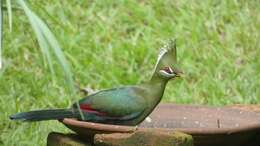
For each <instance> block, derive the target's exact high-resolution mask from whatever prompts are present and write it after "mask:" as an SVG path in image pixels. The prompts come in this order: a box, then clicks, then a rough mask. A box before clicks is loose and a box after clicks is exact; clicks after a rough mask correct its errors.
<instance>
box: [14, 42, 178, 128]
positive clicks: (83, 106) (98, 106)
mask: <svg viewBox="0 0 260 146" xmlns="http://www.w3.org/2000/svg"><path fill="white" fill-rule="evenodd" d="M176 65H177V61H176V44H175V41H170V42H169V43H168V44H167V45H165V46H164V47H163V48H162V51H161V52H160V54H159V56H158V60H157V63H156V65H155V69H154V73H153V75H152V77H151V79H150V80H149V81H148V82H146V83H143V84H140V85H133V86H124V87H119V88H113V89H108V90H102V91H99V92H97V93H94V94H92V95H89V96H87V97H85V98H83V99H81V100H79V101H78V102H77V103H75V104H73V105H72V107H71V108H70V109H47V110H38V111H29V112H22V113H17V114H15V115H12V116H11V117H10V118H11V119H12V120H22V121H41V120H54V119H63V118H76V119H78V120H82V121H89V122H97V123H106V124H117V125H137V124H139V123H140V122H142V121H143V120H144V119H145V118H146V117H147V116H148V115H149V114H150V113H151V112H152V111H153V109H154V108H155V107H156V105H157V104H158V103H159V102H160V101H161V98H162V96H163V93H164V90H165V87H166V84H167V82H168V81H169V80H170V79H173V78H175V77H179V75H180V73H181V72H180V71H179V70H178V69H177V67H176Z"/></svg>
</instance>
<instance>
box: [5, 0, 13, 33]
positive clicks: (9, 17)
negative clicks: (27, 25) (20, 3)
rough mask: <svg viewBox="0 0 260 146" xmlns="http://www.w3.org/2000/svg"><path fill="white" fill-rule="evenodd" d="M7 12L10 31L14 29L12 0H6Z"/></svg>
mask: <svg viewBox="0 0 260 146" xmlns="http://www.w3.org/2000/svg"><path fill="white" fill-rule="evenodd" d="M6 6H7V13H8V24H9V29H10V32H11V31H12V3H11V0H6Z"/></svg>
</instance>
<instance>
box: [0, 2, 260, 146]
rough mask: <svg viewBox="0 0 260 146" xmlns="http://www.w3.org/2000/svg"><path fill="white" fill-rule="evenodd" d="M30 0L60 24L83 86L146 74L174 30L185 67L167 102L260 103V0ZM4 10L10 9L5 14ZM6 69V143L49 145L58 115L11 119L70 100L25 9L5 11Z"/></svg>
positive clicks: (2, 87) (1, 129) (1, 141)
mask: <svg viewBox="0 0 260 146" xmlns="http://www.w3.org/2000/svg"><path fill="white" fill-rule="evenodd" d="M30 2H31V3H30V7H31V8H32V9H33V10H34V11H35V12H36V13H37V14H38V15H39V16H40V17H41V18H43V19H44V20H45V21H46V22H47V23H48V25H49V27H50V28H51V29H52V31H53V32H54V33H55V35H56V37H57V38H58V40H59V42H60V44H61V47H62V49H63V51H64V53H65V55H66V58H67V60H68V62H69V63H70V65H71V67H72V68H71V69H72V72H73V75H74V79H75V81H76V82H78V83H79V84H80V85H81V86H91V87H92V88H94V89H97V90H98V89H104V88H111V87H116V86H122V85H128V84H136V83H141V82H143V81H146V80H148V79H149V77H150V75H151V73H152V69H153V65H154V64H155V62H156V57H157V52H158V48H159V47H160V46H161V45H162V44H163V42H165V41H166V40H167V39H169V38H177V43H178V44H177V47H178V50H177V51H178V60H179V62H180V66H181V68H182V70H183V71H184V73H185V76H184V77H183V78H182V79H177V80H175V81H171V82H170V83H169V84H168V87H167V89H166V93H165V95H164V102H176V103H188V104H208V105H226V104H235V103H245V104H249V103H251V104H255V103H260V90H259V87H260V80H259V79H260V57H259V56H260V44H259V41H260V37H259V34H260V33H259V30H260V25H259V24H260V15H259V14H260V12H259V10H260V5H259V4H258V1H257V0H250V1H243V0H237V1H235V0H230V1H210V0H205V1H195V0H183V1H179V0H174V1H173V0H153V1H135V2H133V1H123V0H120V1H117V2H109V1H101V0H100V1H83V0H81V1H79V0H70V1H53V0H45V1H43V0H42V1H39V2H38V1H37V3H35V2H33V1H32V0H30ZM5 14H6V13H5ZM5 20H6V21H5V32H4V49H3V59H4V69H3V70H1V71H0V105H1V106H0V111H1V113H0V118H1V122H0V133H1V134H0V145H7V146H11V145H46V138H47V134H48V133H49V132H50V131H62V132H64V131H68V130H67V129H66V128H65V127H64V126H62V125H61V124H59V123H58V122H56V121H50V122H40V123H17V122H11V121H10V120H9V119H8V116H9V115H11V114H13V113H16V112H19V111H27V110H32V109H42V108H55V107H56V108H57V107H58V108H62V107H69V106H70V104H71V103H72V102H74V101H76V100H77V99H80V96H79V95H78V96H75V97H70V93H69V90H67V88H66V87H67V86H66V81H65V80H64V75H63V73H61V68H60V67H58V66H59V65H58V63H57V62H54V65H53V66H54V68H55V69H56V76H55V78H54V80H52V79H53V77H52V74H51V72H50V70H49V69H48V67H47V66H46V64H45V63H44V61H43V59H42V54H41V53H40V50H39V46H38V44H37V42H36V38H35V35H34V33H33V31H32V29H31V28H30V25H29V22H28V19H27V18H26V16H25V15H24V13H23V11H21V10H19V9H17V10H14V11H13V26H12V32H11V33H10V31H9V30H8V17H7V14H6V15H5Z"/></svg>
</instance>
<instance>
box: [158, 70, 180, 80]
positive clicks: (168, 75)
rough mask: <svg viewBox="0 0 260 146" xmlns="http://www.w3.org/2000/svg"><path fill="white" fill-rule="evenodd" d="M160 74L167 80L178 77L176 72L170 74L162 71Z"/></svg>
mask: <svg viewBox="0 0 260 146" xmlns="http://www.w3.org/2000/svg"><path fill="white" fill-rule="evenodd" d="M159 74H161V75H162V76H165V77H167V78H171V77H174V76H175V75H176V74H175V73H174V72H173V73H168V72H166V71H165V70H160V71H159Z"/></svg>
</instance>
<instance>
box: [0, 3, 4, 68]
mask: <svg viewBox="0 0 260 146" xmlns="http://www.w3.org/2000/svg"><path fill="white" fill-rule="evenodd" d="M2 7H3V1H2V0H1V1H0V70H1V69H2V65H3V62H2V61H3V60H2V49H3V48H2V47H3V42H2V41H3V9H2Z"/></svg>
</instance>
